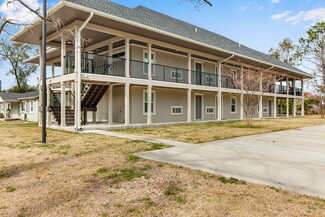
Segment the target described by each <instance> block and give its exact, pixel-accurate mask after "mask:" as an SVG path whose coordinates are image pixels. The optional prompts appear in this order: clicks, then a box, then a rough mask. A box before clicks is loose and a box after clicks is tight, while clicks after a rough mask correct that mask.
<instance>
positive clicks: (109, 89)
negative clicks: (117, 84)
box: [108, 84, 113, 125]
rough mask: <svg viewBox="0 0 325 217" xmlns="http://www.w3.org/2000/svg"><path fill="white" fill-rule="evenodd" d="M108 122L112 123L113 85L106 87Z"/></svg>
mask: <svg viewBox="0 0 325 217" xmlns="http://www.w3.org/2000/svg"><path fill="white" fill-rule="evenodd" d="M108 124H110V125H112V124H113V85H112V84H110V85H109V87H108Z"/></svg>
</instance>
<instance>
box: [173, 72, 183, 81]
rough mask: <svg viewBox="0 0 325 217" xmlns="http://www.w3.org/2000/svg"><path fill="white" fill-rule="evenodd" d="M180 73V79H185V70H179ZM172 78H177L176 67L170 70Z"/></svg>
mask: <svg viewBox="0 0 325 217" xmlns="http://www.w3.org/2000/svg"><path fill="white" fill-rule="evenodd" d="M177 73H178V74H180V77H178V80H183V71H178V72H177ZM170 78H171V79H175V80H176V69H171V70H170Z"/></svg>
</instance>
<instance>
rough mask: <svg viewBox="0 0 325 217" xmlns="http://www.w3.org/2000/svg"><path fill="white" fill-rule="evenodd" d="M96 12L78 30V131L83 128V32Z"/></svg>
mask: <svg viewBox="0 0 325 217" xmlns="http://www.w3.org/2000/svg"><path fill="white" fill-rule="evenodd" d="M93 16H94V13H93V12H90V15H89V17H88V18H87V20H86V21H85V22H84V23H83V24H82V25H81V26H80V28H79V29H78V31H77V38H78V40H77V51H78V53H77V54H76V55H77V64H78V68H77V74H78V75H77V81H78V84H77V85H78V86H77V91H78V95H77V96H78V98H79V99H78V105H77V108H78V111H76V112H77V120H75V121H76V123H77V124H76V131H78V130H79V129H80V128H81V123H80V121H81V32H82V30H83V29H84V28H85V27H86V25H87V24H88V23H89V22H90V20H91V19H92V18H93Z"/></svg>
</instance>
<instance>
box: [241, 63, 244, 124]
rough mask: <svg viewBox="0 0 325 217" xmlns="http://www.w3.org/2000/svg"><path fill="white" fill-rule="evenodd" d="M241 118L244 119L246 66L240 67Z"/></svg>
mask: <svg viewBox="0 0 325 217" xmlns="http://www.w3.org/2000/svg"><path fill="white" fill-rule="evenodd" d="M240 88H241V93H240V120H243V119H244V67H243V66H241V67H240Z"/></svg>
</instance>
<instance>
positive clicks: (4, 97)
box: [0, 91, 39, 102]
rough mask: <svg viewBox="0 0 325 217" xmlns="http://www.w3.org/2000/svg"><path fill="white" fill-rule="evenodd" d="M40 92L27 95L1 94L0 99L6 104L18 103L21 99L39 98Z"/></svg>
mask: <svg viewBox="0 0 325 217" xmlns="http://www.w3.org/2000/svg"><path fill="white" fill-rule="evenodd" d="M38 95H39V92H38V91H31V92H27V93H5V92H0V97H1V98H2V100H3V101H5V102H18V101H19V100H20V99H25V98H38Z"/></svg>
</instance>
